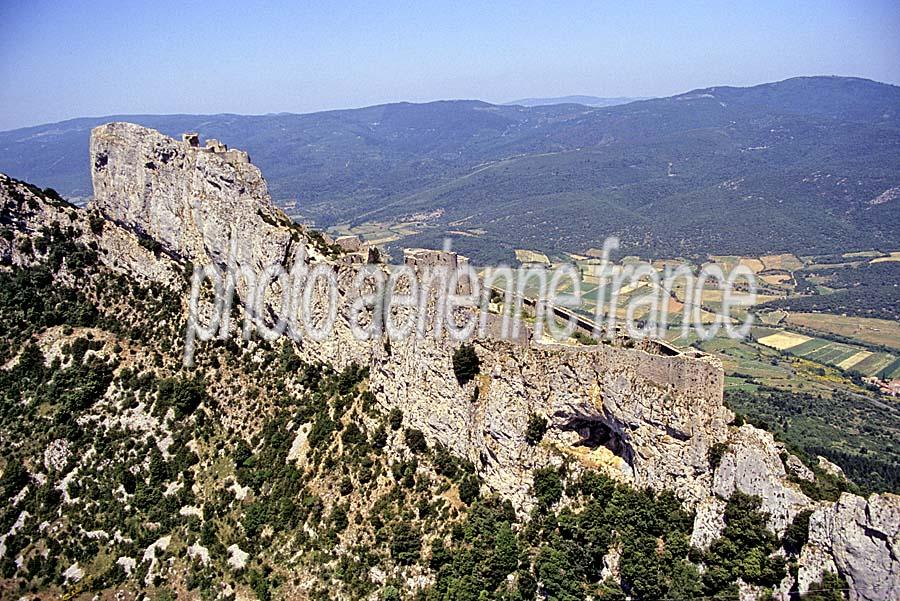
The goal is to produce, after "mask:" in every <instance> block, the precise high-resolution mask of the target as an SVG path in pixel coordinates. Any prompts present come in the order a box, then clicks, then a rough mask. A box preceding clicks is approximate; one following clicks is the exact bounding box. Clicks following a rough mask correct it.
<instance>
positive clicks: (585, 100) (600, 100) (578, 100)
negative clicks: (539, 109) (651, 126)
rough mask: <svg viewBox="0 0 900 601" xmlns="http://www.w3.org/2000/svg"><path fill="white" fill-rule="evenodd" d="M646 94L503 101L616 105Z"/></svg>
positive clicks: (542, 103) (540, 103)
mask: <svg viewBox="0 0 900 601" xmlns="http://www.w3.org/2000/svg"><path fill="white" fill-rule="evenodd" d="M649 99H650V98H649V97H648V96H634V97H631V96H618V97H614V98H604V97H601V96H577V95H576V96H557V97H553V98H522V99H520V100H513V101H512V102H504V103H503V104H506V105H518V106H547V105H550V104H581V105H584V106H591V107H598V108H599V107H606V106H618V105H620V104H628V103H629V102H635V101H638V100H649Z"/></svg>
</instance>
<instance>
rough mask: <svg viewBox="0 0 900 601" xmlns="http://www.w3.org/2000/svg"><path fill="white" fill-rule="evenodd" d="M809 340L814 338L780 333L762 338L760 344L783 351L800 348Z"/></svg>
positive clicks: (791, 333)
mask: <svg viewBox="0 0 900 601" xmlns="http://www.w3.org/2000/svg"><path fill="white" fill-rule="evenodd" d="M807 340H812V338H811V337H809V336H804V335H803V334H794V333H793V332H778V333H777V334H771V335H769V336H766V337H764V338H760V339H759V343H760V344H764V345H765V346H768V347H772V348H774V349H778V350H779V351H783V350H785V349H790V348H794V347H795V346H799V345H801V344H803V343H804V342H806V341H807Z"/></svg>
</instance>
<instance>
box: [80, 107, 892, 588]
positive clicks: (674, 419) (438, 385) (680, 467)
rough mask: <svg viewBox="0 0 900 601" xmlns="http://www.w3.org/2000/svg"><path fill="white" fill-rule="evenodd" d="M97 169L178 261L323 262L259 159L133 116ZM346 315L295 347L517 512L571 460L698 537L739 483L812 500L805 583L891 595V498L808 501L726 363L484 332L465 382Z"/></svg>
mask: <svg viewBox="0 0 900 601" xmlns="http://www.w3.org/2000/svg"><path fill="white" fill-rule="evenodd" d="M91 164H92V169H93V173H92V175H93V181H94V186H95V199H94V204H93V206H94V207H96V208H97V209H98V210H99V211H101V212H102V213H103V214H104V215H106V216H107V217H108V218H110V219H112V220H114V221H115V222H116V223H117V224H120V225H121V226H123V227H124V228H127V229H130V230H132V231H133V232H137V233H138V234H139V235H141V236H149V237H151V238H153V239H155V240H157V241H159V243H161V244H162V246H163V249H164V250H165V251H167V252H168V253H171V254H172V255H173V256H178V257H182V258H185V259H188V260H190V261H192V262H194V263H196V264H204V263H213V264H216V265H219V266H222V265H224V264H225V262H226V260H227V255H228V249H229V248H230V245H231V241H233V240H234V241H236V246H237V254H236V256H237V259H238V262H239V263H240V264H242V265H247V266H250V267H253V268H259V267H262V266H265V265H267V264H269V263H270V262H272V261H279V262H283V261H285V260H286V259H287V258H288V257H289V256H290V253H291V245H292V244H306V246H307V248H308V249H309V256H310V260H311V261H312V262H322V261H326V259H325V258H324V257H323V256H322V255H321V254H320V253H317V252H316V250H315V248H314V246H315V245H313V244H311V243H310V240H309V239H308V238H305V237H303V236H301V235H298V234H297V232H298V229H297V228H296V226H292V225H291V224H290V221H289V220H288V219H287V218H286V217H285V216H284V215H283V214H282V213H281V212H280V211H278V210H277V209H275V208H274V207H273V206H272V203H271V200H270V199H269V197H268V194H267V192H266V187H265V182H264V180H263V179H262V177H261V175H260V173H259V171H258V170H257V169H256V168H255V167H253V166H252V165H249V164H247V163H241V162H238V163H235V162H233V161H230V160H228V158H227V157H223V156H220V155H217V154H215V153H206V152H203V151H201V150H197V149H195V148H191V147H189V146H188V145H185V144H184V143H182V142H177V141H175V140H172V139H170V138H167V137H165V136H162V135H161V134H159V133H158V132H155V131H152V130H147V129H144V128H141V127H138V126H135V125H130V124H109V125H105V126H102V127H99V128H97V129H96V130H95V131H94V134H93V137H92V141H91ZM158 260H159V261H163V262H165V261H166V258H165V257H160V258H159V259H158ZM134 268H135V269H137V270H140V271H141V272H142V275H143V276H144V277H154V273H156V268H152V267H149V266H148V267H141V266H135V267H134ZM333 268H334V269H335V270H336V271H337V272H338V278H339V281H340V282H341V291H340V295H341V297H342V298H343V299H346V298H347V297H348V295H349V292H348V290H349V282H350V281H351V280H352V276H353V272H352V270H351V268H350V267H348V266H346V265H339V264H334V265H333ZM343 317H344V319H341V320H339V323H338V324H337V327H336V332H335V334H334V335H332V336H331V337H329V338H327V339H326V340H324V341H314V340H312V339H304V340H303V341H302V343H301V344H300V351H301V353H302V354H303V355H305V356H306V357H307V358H309V359H318V360H324V361H327V362H330V363H333V364H335V365H336V366H342V365H346V364H348V363H350V362H352V361H355V362H360V363H364V364H366V365H369V367H370V386H371V389H372V390H373V391H374V392H375V393H376V396H377V399H378V401H379V402H380V403H382V404H383V405H385V406H388V407H394V406H396V407H399V408H401V409H402V410H403V411H404V415H405V417H406V419H407V420H408V421H409V423H410V425H412V426H413V427H416V428H420V429H421V430H422V431H423V432H424V433H425V435H426V437H427V438H428V439H429V440H430V441H431V442H439V443H441V444H443V445H445V446H447V447H448V448H450V449H452V450H453V451H454V452H455V453H457V454H459V455H462V456H465V457H468V458H470V459H472V461H473V462H474V463H475V465H476V466H477V468H478V470H479V472H480V473H481V475H482V476H483V477H484V479H485V481H486V482H487V483H488V485H489V486H490V487H491V488H493V489H494V490H495V491H497V492H499V493H500V494H501V495H504V496H506V497H507V498H510V499H511V500H513V501H514V503H515V505H516V506H517V507H518V508H520V509H522V510H527V509H529V508H530V507H531V506H532V504H533V499H532V497H531V493H530V486H531V470H532V469H533V468H534V467H537V466H543V465H548V464H554V463H559V462H561V461H563V460H564V459H565V458H569V459H571V460H573V461H574V465H575V466H576V468H577V469H601V470H604V471H606V472H607V473H609V474H611V475H614V476H616V477H618V478H620V479H623V480H628V481H631V482H633V483H634V484H636V485H639V486H651V487H654V488H657V489H669V490H673V491H675V492H676V493H677V494H678V495H679V496H680V497H681V498H682V499H683V500H684V501H685V502H686V503H688V504H689V505H691V506H693V507H695V508H697V510H698V511H697V518H696V522H695V529H694V543H695V544H697V545H698V546H703V544H704V543H706V542H708V541H709V540H710V539H711V537H714V536H715V534H716V533H717V531H718V529H719V528H720V522H721V510H722V507H723V502H722V501H721V500H720V497H727V496H728V495H729V494H731V492H732V491H734V490H741V491H743V492H745V493H749V494H755V495H759V496H760V497H761V498H762V500H763V508H764V509H765V510H766V511H768V512H769V513H770V527H771V528H772V530H773V531H775V532H782V531H783V529H784V528H785V527H786V526H787V525H788V524H790V522H791V520H792V519H793V517H794V516H795V515H796V514H797V513H798V512H799V511H801V510H802V509H804V508H810V509H815V513H814V519H813V520H811V528H810V530H811V536H810V543H809V545H807V548H806V549H804V558H803V560H802V562H801V563H802V567H801V575H800V582H799V585H800V590H801V591H803V590H805V587H808V586H809V583H810V582H813V581H815V579H816V577H817V576H821V574H822V573H823V572H824V571H825V570H829V569H832V570H837V571H838V572H839V573H840V574H841V575H843V576H845V577H846V578H847V580H848V582H850V583H851V586H852V587H853V591H852V597H853V598H854V599H885V598H892V597H893V598H896V597H897V596H900V584H898V582H897V574H898V573H900V556H898V553H897V531H898V526H900V498H898V497H896V496H893V495H883V496H873V497H872V498H870V499H869V500H868V501H867V500H865V499H862V498H861V497H857V496H853V495H844V496H843V497H842V498H841V500H840V501H839V502H838V503H835V504H833V505H831V504H816V503H813V502H812V501H810V499H808V498H807V497H806V496H805V495H803V493H802V492H800V491H799V489H798V488H797V487H796V485H794V484H792V483H790V482H789V478H788V475H787V472H786V470H785V466H784V465H783V464H782V461H781V458H780V456H779V455H780V451H781V449H779V448H778V446H777V445H776V444H775V443H774V441H773V440H772V437H771V435H769V434H767V433H765V432H762V431H760V430H757V429H755V428H753V427H751V426H743V427H741V428H739V429H737V428H733V427H730V426H728V422H729V421H730V418H731V414H730V412H729V411H728V410H727V409H726V408H725V407H724V405H723V404H722V384H723V372H722V367H721V365H720V364H719V362H718V361H717V360H716V359H714V358H711V357H706V356H691V355H687V354H680V355H675V356H664V355H657V354H653V353H650V352H647V351H645V350H639V349H624V348H616V347H609V346H603V345H600V346H596V347H570V346H556V345H553V346H543V345H533V346H531V347H523V346H520V345H516V344H513V343H508V342H502V341H496V340H480V341H478V342H477V344H476V349H477V352H478V354H479V357H480V359H481V361H482V371H481V375H480V376H478V377H477V378H476V379H475V380H474V381H473V382H470V383H469V384H467V385H466V386H464V387H461V386H460V385H459V384H458V383H457V382H456V380H455V379H454V377H453V372H452V359H451V356H452V346H451V345H449V344H448V343H447V342H446V341H444V340H434V339H431V338H425V339H422V340H418V339H415V338H411V339H408V340H405V341H402V342H398V343H392V344H391V345H389V347H388V345H385V344H384V343H383V341H381V340H375V341H359V340H356V339H354V338H353V337H352V335H351V334H350V330H349V325H348V324H347V323H346V319H345V318H346V314H345V315H344V316H343ZM476 388H477V390H478V394H477V397H476V395H475V389H476ZM473 398H474V399H475V400H473ZM532 413H533V414H537V415H541V416H545V417H547V418H549V420H550V423H551V426H552V427H551V429H550V430H549V431H548V433H547V436H546V437H545V439H544V441H543V442H542V443H541V444H540V445H537V446H532V445H529V444H528V443H527V442H526V440H525V435H524V433H525V428H526V423H527V419H528V416H529V414H532ZM716 443H720V444H723V445H725V452H724V454H723V455H722V458H721V462H720V463H719V465H718V467H717V469H716V470H715V472H713V469H712V467H711V466H710V462H709V456H710V449H711V448H712V447H713V445H714V444H716Z"/></svg>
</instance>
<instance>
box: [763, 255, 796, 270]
mask: <svg viewBox="0 0 900 601" xmlns="http://www.w3.org/2000/svg"><path fill="white" fill-rule="evenodd" d="M760 260H761V261H762V262H763V264H764V265H765V266H766V269H784V270H786V271H795V270H797V269H800V268H802V267H803V262H802V261H801V260H800V259H798V258H797V257H796V256H794V255H792V254H790V253H786V254H783V255H766V256H765V257H760Z"/></svg>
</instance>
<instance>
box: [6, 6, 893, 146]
mask: <svg viewBox="0 0 900 601" xmlns="http://www.w3.org/2000/svg"><path fill="white" fill-rule="evenodd" d="M632 4H637V3H633V2H626V1H622V2H529V1H527V0H520V1H518V2H508V3H500V2H488V1H481V2H468V1H464V0H457V1H455V2H442V3H434V2H428V1H422V0H420V1H417V2H408V3H406V2H404V3H391V4H388V3H383V4H382V3H379V2H375V1H372V0H370V1H368V2H339V1H333V2H304V1H302V0H299V1H273V2H268V3H265V4H262V3H261V4H259V5H255V4H254V3H253V2H248V1H244V2H239V3H227V2H214V1H213V2H210V1H207V2H196V3H195V2H189V1H187V0H177V1H168V0H156V1H152V2H145V3H143V2H130V1H128V0H117V1H112V2H107V1H106V0H92V1H90V2H67V1H65V0H62V1H59V0H58V1H55V2H44V1H41V0H28V1H19V0H0V23H2V28H0V32H2V33H0V109H2V110H0V129H10V128H14V127H21V126H25V125H32V124H38V123H44V122H48V121H58V120H61V119H66V118H70V117H78V116H86V115H108V114H116V113H118V114H121V113H176V112H180V113H220V112H234V113H267V112H281V111H287V112H308V111H315V110H321V109H329V108H344V107H352V106H363V105H368V104H376V103H382V102H391V101H397V100H411V101H426V100H434V99H441V98H480V99H483V100H487V101H492V102H503V101H508V100H513V99H516V98H522V97H529V96H561V95H568V94H590V95H596V96H662V95H668V94H674V93H678V92H682V91H686V90H689V89H692V88H698V87H706V86H712V85H729V84H730V85H750V84H755V83H762V82H766V81H773V80H778V79H784V78H787V77H792V76H795V75H814V74H828V75H831V74H835V75H855V76H860V77H867V78H871V79H876V80H879V81H885V82H890V83H900V2H897V0H884V1H870V0H853V1H840V2H831V1H829V0H816V1H810V2H790V1H768V0H755V1H753V2H747V3H744V4H745V5H744V6H742V7H735V6H733V4H734V3H732V2H690V1H680V2H648V3H641V6H639V7H636V6H632Z"/></svg>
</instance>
